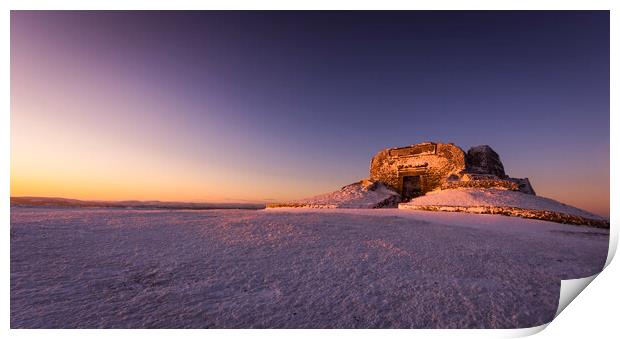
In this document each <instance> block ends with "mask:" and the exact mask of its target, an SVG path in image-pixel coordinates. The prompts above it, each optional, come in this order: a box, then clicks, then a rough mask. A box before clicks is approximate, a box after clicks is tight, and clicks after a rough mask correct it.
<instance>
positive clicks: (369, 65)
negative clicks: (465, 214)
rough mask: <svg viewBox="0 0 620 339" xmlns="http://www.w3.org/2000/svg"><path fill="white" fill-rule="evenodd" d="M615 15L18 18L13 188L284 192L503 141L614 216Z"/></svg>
mask: <svg viewBox="0 0 620 339" xmlns="http://www.w3.org/2000/svg"><path fill="white" fill-rule="evenodd" d="M609 121H610V111H609V12H607V11H598V12H592V11H590V12H588V11H577V12H571V11H562V12H560V11H558V12H554V11H548V12H534V11H515V12H509V11H506V12H495V11H483V12H475V11H467V12H456V11H454V12H451V11H450V12H449V11H443V12H442V11H437V12H433V11H413V12H408V11H401V12H390V11H380V12H362V11H357V12H346V11H345V12H286V11H279V12H269V11H261V12H218V11H211V12H209V11H206V12H205V11H194V12H157V11H150V12H139V11H134V12H104V11H92V12H80V11H73V12H69V11H67V12H63V11H49V12H45V11H41V12H36V11H12V12H11V196H50V197H51V196H53V197H67V198H77V199H95V200H128V199H137V200H163V201H212V202H233V201H234V202H245V201H252V202H270V201H282V200H289V199H296V198H302V197H307V196H311V195H315V194H319V193H324V192H329V191H333V190H336V189H338V188H340V187H342V186H344V185H346V184H349V183H352V182H355V181H358V180H360V179H362V178H365V177H367V176H368V170H369V164H370V159H371V158H372V156H373V155H374V154H375V153H377V152H378V151H380V150H381V149H383V148H388V147H397V146H405V145H411V144H416V143H419V142H423V141H436V142H453V143H455V144H457V145H458V146H460V147H462V148H463V149H464V150H465V151H466V150H467V149H468V148H469V147H471V146H475V145H480V144H488V145H491V147H493V149H495V150H496V151H497V152H498V153H499V154H500V157H501V160H502V162H503V164H504V167H505V169H506V172H507V174H508V175H510V176H512V177H528V178H529V179H530V181H531V183H532V185H533V187H534V189H535V190H536V192H537V194H538V195H542V196H545V197H549V198H553V199H556V200H559V201H561V202H564V203H568V204H571V205H574V206H577V207H580V208H583V209H586V210H589V211H592V212H595V213H598V214H601V215H604V216H609V152H610V137H609V135H610V134H609V133H610V125H609Z"/></svg>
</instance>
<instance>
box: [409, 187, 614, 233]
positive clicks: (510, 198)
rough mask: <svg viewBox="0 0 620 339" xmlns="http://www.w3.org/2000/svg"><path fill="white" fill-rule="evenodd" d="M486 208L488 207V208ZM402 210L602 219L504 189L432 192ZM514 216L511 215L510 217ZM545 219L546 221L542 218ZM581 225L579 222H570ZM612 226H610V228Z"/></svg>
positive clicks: (601, 218)
mask: <svg viewBox="0 0 620 339" xmlns="http://www.w3.org/2000/svg"><path fill="white" fill-rule="evenodd" d="M485 207H486V208H485ZM399 208H405V209H406V208H410V209H427V210H442V211H449V210H453V211H463V212H473V213H494V212H495V213H504V214H507V215H518V214H523V215H519V216H524V217H528V215H527V214H528V213H530V214H532V216H533V217H534V216H537V215H540V216H542V217H545V216H548V219H547V220H553V219H551V218H554V217H558V216H565V217H566V218H568V219H570V217H571V216H572V217H575V220H581V219H584V220H600V221H605V219H604V218H603V217H601V216H598V215H595V214H592V213H590V212H587V211H584V210H581V209H578V208H576V207H573V206H569V205H566V204H563V203H560V202H558V201H555V200H553V199H549V198H544V197H541V196H535V195H531V194H525V193H522V192H519V191H511V190H503V189H481V188H462V189H449V190H441V191H434V192H429V193H427V194H426V195H424V196H421V197H417V198H415V199H413V200H411V201H410V202H407V203H401V204H400V205H399ZM511 213H512V214H511ZM543 219H544V218H543ZM570 223H576V224H579V223H580V222H570ZM608 226H609V225H608V224H607V227H608Z"/></svg>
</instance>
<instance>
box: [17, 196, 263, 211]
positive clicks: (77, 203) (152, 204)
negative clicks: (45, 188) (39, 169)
mask: <svg viewBox="0 0 620 339" xmlns="http://www.w3.org/2000/svg"><path fill="white" fill-rule="evenodd" d="M11 206H63V207H103V208H137V209H190V210H211V209H252V210H257V209H263V208H265V204H258V203H198V202H165V201H137V200H125V201H98V200H78V199H67V198H47V197H11Z"/></svg>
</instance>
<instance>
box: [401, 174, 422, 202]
mask: <svg viewBox="0 0 620 339" xmlns="http://www.w3.org/2000/svg"><path fill="white" fill-rule="evenodd" d="M420 195H422V185H421V183H420V176H419V175H412V176H406V177H403V199H404V200H405V201H408V200H411V199H413V198H415V197H417V196H420Z"/></svg>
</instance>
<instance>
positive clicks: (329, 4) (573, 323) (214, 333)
mask: <svg viewBox="0 0 620 339" xmlns="http://www.w3.org/2000/svg"><path fill="white" fill-rule="evenodd" d="M618 3H619V2H618V1H602V0H591V1H574V0H573V1H566V0H565V1H551V0H522V1H491V0H486V1H482V0H470V1H463V0H452V1H441V2H440V1H432V2H431V1H428V2H421V1H418V2H412V1H390V0H383V1H367V0H361V1H339V0H315V1H285V0H265V1H256V0H254V1H253V0H236V1H225V2H224V1H219V2H216V1H213V2H207V1H191V0H176V1H172V2H171V1H162V0H152V1H148V2H146V1H145V2H140V1H132V0H123V1H119V0H109V1H105V2H95V1H89V2H85V1H77V0H71V1H68V0H61V1H54V2H51V1H44V0H38V1H4V2H2V4H1V5H0V6H2V8H3V11H2V15H1V22H2V32H3V34H2V35H1V39H2V46H4V48H5V49H4V53H3V54H2V62H3V65H4V70H5V72H2V74H5V76H4V81H3V82H2V88H3V91H2V93H3V97H4V99H5V100H3V101H2V102H3V109H2V111H1V112H2V114H1V120H0V121H1V123H0V130H1V131H2V138H1V140H0V143H1V147H0V150H1V152H2V158H1V160H0V175H2V178H3V180H2V182H1V183H0V202H1V203H2V208H1V217H2V220H3V225H4V228H3V232H2V233H1V235H0V237H2V244H3V246H2V253H3V260H2V262H1V265H2V276H3V279H2V283H3V284H4V288H3V289H2V292H1V294H0V295H1V296H2V301H3V307H2V309H1V310H2V311H1V312H2V318H1V321H2V324H3V328H4V329H5V332H6V334H7V335H10V336H12V337H23V338H31V337H58V338H78V337H79V338H82V337H84V336H88V337H100V338H103V337H104V336H105V337H108V336H110V335H114V336H115V337H118V336H120V337H131V338H133V337H138V338H140V337H142V338H147V337H148V338H151V337H160V338H164V337H169V336H171V335H173V336H176V335H182V336H184V337H199V336H200V337H203V336H205V335H208V336H209V337H211V338H229V337H240V336H241V337H245V336H247V337H250V336H251V337H253V338H272V337H287V338H288V337H290V336H291V335H294V336H295V337H299V338H315V337H316V336H317V335H319V336H323V335H337V336H342V337H349V338H367V337H373V338H376V337H379V336H385V335H390V336H391V335H403V336H406V335H419V334H421V335H426V336H428V335H432V336H434V337H453V336H455V335H458V336H459V337H463V336H464V337H517V336H524V335H529V334H534V333H536V332H539V331H540V330H542V329H544V328H547V329H546V330H545V331H543V332H542V333H540V334H539V336H542V337H548V338H550V337H566V336H571V337H572V336H573V335H579V336H584V335H592V334H595V335H596V336H597V337H612V336H614V334H615V333H616V331H617V329H616V327H615V326H614V325H615V323H616V321H617V320H616V317H615V316H614V315H616V314H617V303H618V299H619V298H618V291H617V288H618V286H620V284H619V282H620V279H619V275H620V274H619V270H620V269H619V268H618V267H617V266H618V264H611V265H610V262H611V259H612V257H613V255H614V254H615V250H616V248H617V243H618V232H617V230H616V228H614V226H613V225H615V223H616V221H617V220H618V212H617V209H614V208H612V209H611V218H610V219H611V224H612V228H611V234H612V236H611V243H610V253H609V257H608V261H607V265H609V267H607V268H606V269H605V270H604V271H603V272H602V273H601V274H600V275H599V277H598V278H597V279H594V281H593V282H592V283H591V285H592V287H588V288H587V289H586V290H585V291H584V292H583V293H582V295H581V296H580V297H578V298H577V299H576V300H575V301H574V302H573V303H571V304H570V305H568V307H567V311H564V312H562V313H561V314H560V315H559V316H558V318H557V319H556V320H554V321H553V322H551V323H550V324H549V325H548V326H547V325H543V326H540V327H538V328H532V329H519V330H209V331H203V330H183V331H178V330H9V326H10V325H9V320H10V304H9V297H10V286H9V285H10V280H9V259H10V251H9V245H10V238H9V232H8V228H9V218H10V213H9V195H10V190H9V178H10V172H9V171H10V117H9V111H10V92H9V89H10V57H9V56H10V53H9V51H10V44H9V38H10V26H9V18H10V14H9V10H10V9H21V10H34V9H54V10H60V9H126V10H128V9H160V10H163V9H169V10H179V9H262V10H267V9H334V10H335V9H417V10H429V9H438V10H448V9H449V10H475V9H486V10H489V9H498V10H551V9H554V10H558V9H562V10H584V9H589V10H611V36H612V39H611V56H612V57H611V65H610V66H611V75H610V79H611V84H610V85H611V87H610V88H611V93H612V95H611V97H610V100H611V106H610V107H611V112H610V116H611V118H610V120H611V130H612V131H617V130H618V128H617V127H618V115H617V114H618V107H617V104H618V103H617V96H616V95H615V94H616V92H617V91H614V90H617V81H616V80H617V79H618V68H617V66H616V65H617V62H615V60H617V59H618V56H619V54H618V44H617V41H614V37H615V38H617V37H618V36H619V34H618V33H619V32H618V15H617V13H616V11H617V10H618V6H619V5H618ZM610 142H611V145H610V146H611V150H612V151H611V159H610V163H611V173H612V174H615V173H617V171H616V170H618V169H619V167H618V156H619V155H618V154H617V153H616V154H615V153H614V150H617V149H618V147H617V146H618V136H616V135H614V134H613V133H611V140H610ZM610 179H611V206H617V204H618V199H617V198H618V192H620V190H619V187H618V185H619V181H618V180H615V177H614V176H613V175H612V176H611V178H610ZM612 317H613V318H612ZM457 331H458V332H457Z"/></svg>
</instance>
